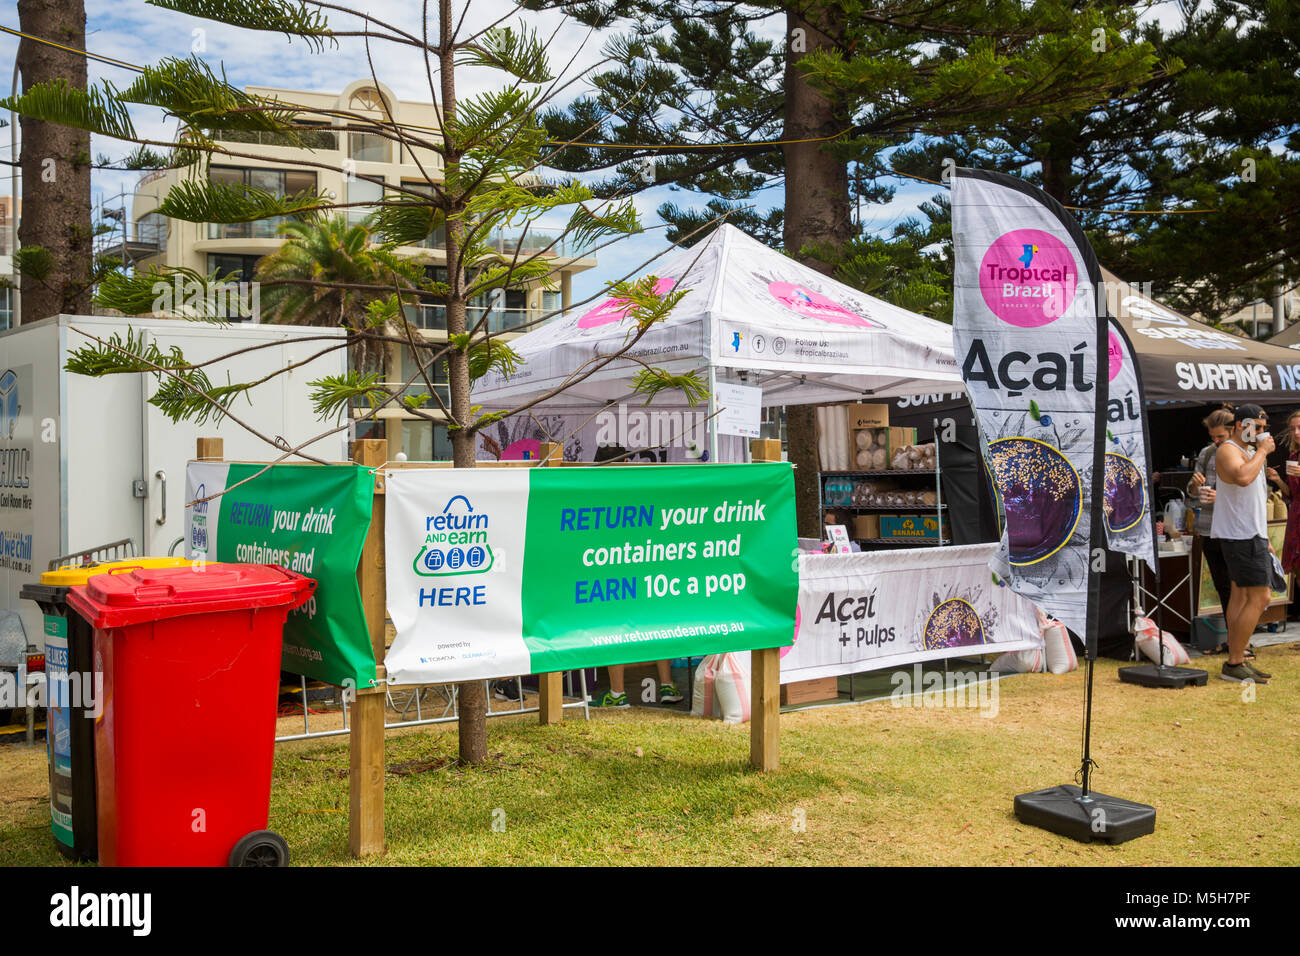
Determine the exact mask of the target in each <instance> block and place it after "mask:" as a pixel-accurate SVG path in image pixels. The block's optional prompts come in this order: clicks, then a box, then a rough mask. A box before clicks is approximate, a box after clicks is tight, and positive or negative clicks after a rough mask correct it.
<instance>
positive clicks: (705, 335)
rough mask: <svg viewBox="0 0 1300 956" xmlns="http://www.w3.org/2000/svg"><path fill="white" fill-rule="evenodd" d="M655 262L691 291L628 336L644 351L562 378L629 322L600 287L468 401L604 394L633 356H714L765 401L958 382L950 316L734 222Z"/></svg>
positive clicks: (616, 386)
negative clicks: (763, 239) (883, 294)
mask: <svg viewBox="0 0 1300 956" xmlns="http://www.w3.org/2000/svg"><path fill="white" fill-rule="evenodd" d="M653 274H654V275H656V276H658V277H659V279H660V284H659V291H661V292H663V291H667V289H669V288H678V289H681V288H685V289H688V290H689V291H688V292H687V293H686V295H685V296H684V297H683V298H682V300H681V302H680V303H678V305H677V306H676V308H674V309H673V312H672V314H671V315H670V316H669V317H668V318H667V319H666V320H664V321H663V322H661V323H659V324H658V325H656V326H654V327H653V328H651V329H650V330H649V331H648V332H647V333H646V334H645V335H644V336H642V337H641V339H640V340H639V341H638V342H637V343H636V345H635V346H634V347H633V348H632V350H631V352H630V355H632V356H634V357H635V359H639V360H640V361H635V360H633V359H631V358H619V359H616V360H613V361H611V362H609V364H608V365H606V366H604V367H602V368H601V369H600V370H599V371H597V372H595V373H593V374H592V375H590V376H589V377H588V378H586V379H585V380H583V381H582V382H580V383H578V384H576V385H571V386H568V387H565V386H566V385H567V384H568V381H569V380H570V379H571V377H572V376H573V375H574V374H575V373H580V372H581V371H582V370H583V369H585V368H588V367H589V363H591V362H592V361H593V360H598V358H599V356H601V355H609V354H611V353H614V352H617V351H619V350H620V349H621V348H623V346H624V345H625V344H626V343H627V341H628V338H629V336H631V335H632V334H633V333H634V331H635V330H634V329H633V328H632V327H631V325H630V323H627V322H625V321H622V320H623V319H624V318H625V310H626V304H625V302H623V301H621V300H617V299H605V300H604V301H602V302H601V303H599V304H598V305H596V306H595V307H593V308H590V309H587V310H585V311H578V310H575V311H573V312H570V313H568V314H566V315H564V316H561V317H559V318H557V319H553V320H552V321H550V322H548V323H547V324H546V325H544V326H542V327H540V328H538V329H535V330H534V331H532V332H529V333H527V334H525V335H523V336H520V337H519V338H518V339H515V340H514V341H513V342H511V343H510V344H511V347H512V348H514V349H515V350H516V351H517V352H519V354H520V355H521V356H522V357H523V359H524V362H523V363H522V364H521V366H520V368H519V370H518V371H516V372H515V374H514V375H512V376H511V377H510V378H509V380H506V379H504V378H503V377H502V376H500V375H499V374H497V373H495V372H490V373H488V374H487V375H485V376H484V377H483V378H481V379H480V380H479V381H478V383H477V384H476V385H475V388H474V393H473V400H474V402H475V404H478V405H482V406H484V407H487V408H503V407H508V406H510V405H515V404H518V403H520V402H522V401H526V400H530V399H534V398H537V397H539V396H542V395H547V394H548V393H551V392H556V394H555V395H553V396H552V397H549V398H548V399H547V407H549V408H556V407H561V406H577V407H582V406H587V407H590V406H593V405H603V404H605V403H606V402H609V401H611V400H618V399H626V398H628V397H630V395H631V392H630V388H629V386H630V384H631V382H632V380H633V378H634V377H635V376H636V375H637V373H638V372H640V371H641V370H642V369H643V368H644V367H645V366H643V365H642V364H641V362H644V363H646V364H648V365H650V366H653V367H657V368H663V369H665V370H667V371H669V372H672V373H679V374H680V373H684V372H689V371H695V370H703V369H706V368H707V367H708V365H709V364H710V363H712V365H713V366H714V367H715V368H716V369H717V370H718V371H717V374H718V377H719V379H722V380H731V381H745V382H747V384H749V385H761V386H762V388H763V404H764V405H799V404H808V403H820V402H837V401H838V402H842V401H851V400H854V399H858V400H865V401H871V400H873V399H875V398H877V397H885V396H894V395H906V394H917V393H925V392H951V391H960V390H962V389H963V388H964V386H963V384H962V380H961V373H960V370H959V369H958V367H957V362H956V359H955V358H954V356H953V346H952V328H951V327H950V326H948V325H945V324H944V323H942V322H937V321H935V320H934V319H928V318H925V317H924V316H920V315H916V314H915V313H912V312H908V311H907V310H905V309H900V308H898V307H897V306H894V305H890V304H889V303H888V302H883V301H881V300H880V299H876V298H873V297H872V296H869V295H866V294H864V293H862V292H858V291H857V290H855V289H851V288H849V287H848V286H846V285H844V284H843V283H840V282H836V281H835V280H834V279H831V278H828V277H827V276H824V275H822V274H820V273H818V272H816V271H814V270H813V269H810V268H808V267H806V266H804V265H801V264H800V263H798V262H795V261H794V260H793V259H790V258H787V257H786V256H784V255H782V254H781V253H779V252H776V251H775V250H773V249H770V248H768V247H767V246H765V245H763V244H762V243H760V242H758V241H757V240H755V239H751V238H750V237H749V236H747V235H745V234H744V233H743V232H741V231H740V230H739V229H736V228H735V227H734V226H730V225H725V224H724V225H722V226H720V227H719V228H718V229H717V230H715V231H714V233H713V234H712V235H711V236H709V237H708V239H707V240H705V241H704V242H702V243H700V244H699V245H697V246H694V247H692V248H690V249H683V250H680V251H679V252H677V253H676V254H675V255H673V256H672V257H671V258H670V259H668V260H667V261H666V262H665V263H664V265H663V266H662V267H660V268H658V269H655V270H653ZM560 389H563V391H558V390H560ZM665 399H667V400H669V401H671V399H668V397H667V396H665V397H664V398H660V399H656V402H659V401H664V400H665Z"/></svg>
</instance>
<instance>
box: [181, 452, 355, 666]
mask: <svg viewBox="0 0 1300 956" xmlns="http://www.w3.org/2000/svg"><path fill="white" fill-rule="evenodd" d="M263 467H264V466H262V465H243V464H226V463H223V462H193V461H192V462H190V463H189V466H188V468H187V469H186V472H185V500H186V502H194V501H197V500H198V499H200V498H207V497H209V496H210V495H213V494H219V493H221V492H225V489H227V488H231V489H232V490H231V491H229V492H226V493H224V494H221V497H219V498H215V499H213V500H212V501H207V502H200V503H198V504H194V505H189V506H187V507H186V509H185V526H186V528H187V529H188V534H187V537H186V541H187V546H188V554H189V556H190V557H191V558H204V559H206V560H208V561H233V562H238V563H241V564H276V565H280V566H281V567H285V568H288V569H290V570H291V571H297V572H299V573H301V574H305V575H306V576H307V577H309V578H314V579H315V580H316V582H317V587H316V593H315V594H314V595H313V596H312V598H311V599H310V600H309V601H308V602H307V603H306V604H304V605H303V606H302V607H300V608H298V609H297V610H295V611H292V612H290V614H289V620H288V623H287V624H285V628H284V654H283V657H282V660H281V666H282V667H283V668H284V669H285V670H287V671H291V672H293V673H295V674H303V675H304V676H306V677H310V678H312V679H314V680H322V681H325V682H327V683H330V684H337V685H340V686H343V685H344V683H345V681H355V682H356V684H357V685H358V686H362V687H365V686H368V685H369V684H370V682H372V681H373V680H374V679H375V655H374V651H373V649H372V648H371V646H370V630H369V628H367V626H366V615H365V611H364V609H363V608H362V605H361V591H360V588H359V587H358V586H357V562H358V561H360V560H361V548H362V546H363V545H364V544H365V541H366V532H367V531H369V529H370V515H371V509H372V506H373V503H374V484H375V478H374V473H373V472H372V471H370V470H368V469H366V468H362V467H361V466H359V465H308V464H284V465H273V466H271V467H270V468H269V469H267V470H266V471H265V472H264V473H263V474H261V475H258V476H257V477H256V478H252V480H250V481H247V482H246V483H244V484H239V482H241V481H244V480H245V479H248V478H250V477H251V476H252V475H255V474H257V472H258V471H260V470H261V469H262V468H263ZM237 484H239V486H238V487H237V488H234V487H232V486H234V485H237Z"/></svg>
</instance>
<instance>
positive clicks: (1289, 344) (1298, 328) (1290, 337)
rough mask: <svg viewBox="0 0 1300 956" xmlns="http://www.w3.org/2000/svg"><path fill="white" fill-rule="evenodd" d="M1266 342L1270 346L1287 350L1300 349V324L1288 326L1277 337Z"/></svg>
mask: <svg viewBox="0 0 1300 956" xmlns="http://www.w3.org/2000/svg"><path fill="white" fill-rule="evenodd" d="M1265 341H1266V342H1267V343H1268V344H1269V345H1277V346H1280V347H1281V348H1285V349H1300V322H1296V323H1293V324H1292V325H1288V326H1287V327H1286V328H1285V329H1283V330H1282V331H1281V332H1279V333H1278V334H1277V335H1275V336H1273V337H1272V338H1271V339H1266V340H1265Z"/></svg>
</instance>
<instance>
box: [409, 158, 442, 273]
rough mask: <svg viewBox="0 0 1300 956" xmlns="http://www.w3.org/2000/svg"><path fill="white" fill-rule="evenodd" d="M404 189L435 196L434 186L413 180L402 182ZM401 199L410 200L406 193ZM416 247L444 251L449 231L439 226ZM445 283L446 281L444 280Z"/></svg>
mask: <svg viewBox="0 0 1300 956" xmlns="http://www.w3.org/2000/svg"><path fill="white" fill-rule="evenodd" d="M402 188H403V189H409V190H410V191H411V192H415V193H420V194H421V195H424V196H430V197H431V196H432V195H433V186H432V185H431V184H429V183H422V182H412V181H411V180H407V179H404V180H402ZM399 197H400V198H405V199H410V198H411V197H410V196H409V195H407V194H405V193H402V194H399ZM416 245H417V246H418V247H419V248H421V249H444V248H446V246H447V230H446V228H444V227H443V226H438V227H437V228H436V229H434V230H433V232H431V233H429V234H428V235H427V236H425V237H424V239H423V241H421V242H417V243H416ZM444 281H445V280H444Z"/></svg>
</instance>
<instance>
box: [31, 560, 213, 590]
mask: <svg viewBox="0 0 1300 956" xmlns="http://www.w3.org/2000/svg"><path fill="white" fill-rule="evenodd" d="M192 564H194V562H193V561H191V560H190V559H189V558H128V559H127V560H125V561H105V562H104V563H103V564H87V565H85V566H82V565H76V564H70V565H67V566H65V567H62V568H59V569H58V570H57V571H46V572H45V573H44V574H42V575H41V584H44V585H47V586H48V587H55V588H71V587H76V586H77V585H81V584H85V583H86V582H87V581H88V580H90V579H91V578H92V577H94V576H95V575H96V574H112V573H113V572H114V571H123V570H127V569H129V568H183V567H189V566H190V565H192Z"/></svg>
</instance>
